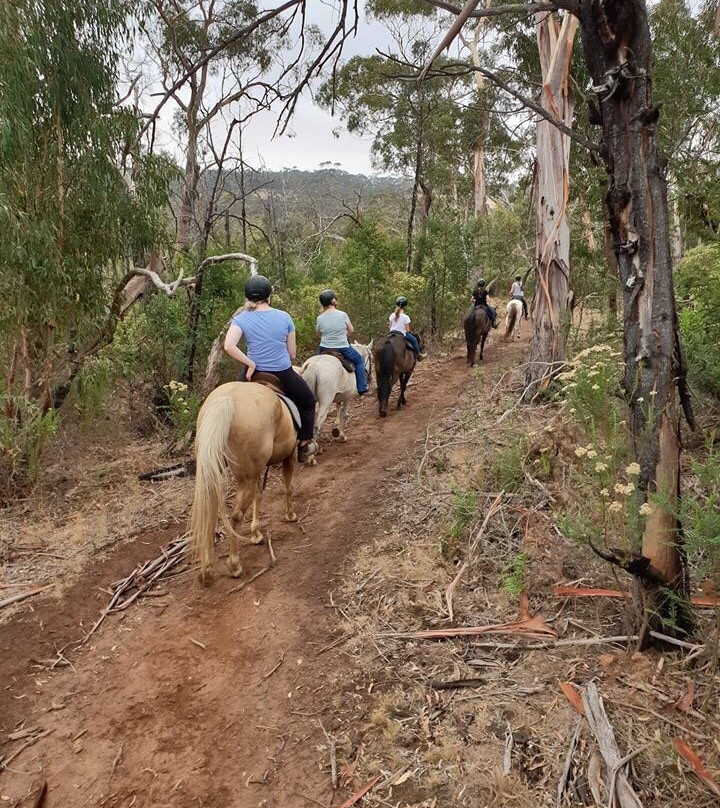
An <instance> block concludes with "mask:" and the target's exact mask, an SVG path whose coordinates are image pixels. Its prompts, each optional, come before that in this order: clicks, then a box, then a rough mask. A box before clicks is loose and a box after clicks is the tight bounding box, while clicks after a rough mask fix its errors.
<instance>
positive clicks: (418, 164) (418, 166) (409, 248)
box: [405, 119, 423, 272]
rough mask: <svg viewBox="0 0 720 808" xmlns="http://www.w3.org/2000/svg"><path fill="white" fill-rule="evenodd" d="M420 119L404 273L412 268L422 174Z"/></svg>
mask: <svg viewBox="0 0 720 808" xmlns="http://www.w3.org/2000/svg"><path fill="white" fill-rule="evenodd" d="M422 138H423V133H422V119H420V120H419V122H418V134H417V143H416V144H415V176H414V178H413V188H412V194H411V196H410V212H409V213H408V223H407V244H406V247H405V272H410V270H411V268H412V255H413V229H414V226H415V210H416V208H417V199H418V188H419V187H420V175H421V173H422V149H423V142H422Z"/></svg>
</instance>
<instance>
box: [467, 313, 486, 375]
mask: <svg viewBox="0 0 720 808" xmlns="http://www.w3.org/2000/svg"><path fill="white" fill-rule="evenodd" d="M491 327H492V323H491V322H490V317H489V316H488V313H487V312H486V311H485V308H484V307H483V306H473V307H472V308H471V309H470V311H469V312H468V313H467V314H466V315H465V319H464V320H463V328H464V329H465V343H466V344H467V361H468V365H470V367H471V368H472V367H475V353H476V351H477V346H478V344H479V345H480V359H481V360H482V358H483V348H484V347H485V340H486V339H487V335H488V334H489V333H490V328H491Z"/></svg>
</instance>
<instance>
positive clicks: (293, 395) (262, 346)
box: [225, 275, 315, 463]
mask: <svg viewBox="0 0 720 808" xmlns="http://www.w3.org/2000/svg"><path fill="white" fill-rule="evenodd" d="M271 294H272V284H271V283H270V281H269V280H268V279H267V278H265V277H263V276H262V275H253V276H252V277H250V278H248V280H247V283H246V284H245V297H246V298H247V303H246V304H245V306H244V307H243V308H242V309H240V311H239V312H238V313H237V314H236V315H235V316H234V317H233V319H232V323H231V325H230V328H229V329H228V332H227V335H226V336H225V353H227V354H228V356H231V357H232V358H233V359H235V360H236V361H237V362H240V363H241V364H242V365H245V367H246V371H245V380H246V381H251V380H252V376H253V373H254V372H255V371H256V370H259V371H266V372H268V373H272V374H273V375H275V376H277V378H278V379H279V381H280V384H281V385H282V389H283V393H285V395H286V396H287V397H288V398H289V399H291V400H292V401H294V402H295V404H296V405H297V408H298V410H299V411H300V422H301V424H300V430H299V432H298V440H299V444H298V461H299V462H300V463H304V462H305V461H306V460H307V458H308V454H309V451H310V444H311V442H312V437H313V430H314V428H315V396H314V395H313V393H312V390H311V389H310V388H309V387H308V384H307V382H306V381H305V379H303V377H302V376H300V375H299V374H298V373H296V372H295V371H294V370H293V366H292V364H293V362H294V361H295V348H296V341H295V325H294V324H293V321H292V318H291V317H290V315H289V314H288V313H287V312H286V311H282V310H281V309H274V308H272V307H271V306H270V302H269V301H270V295H271ZM241 337H244V338H245V343H246V346H247V348H246V350H247V353H243V352H242V351H241V350H240V348H238V343H239V342H240V338H241Z"/></svg>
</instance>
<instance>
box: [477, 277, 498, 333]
mask: <svg viewBox="0 0 720 808" xmlns="http://www.w3.org/2000/svg"><path fill="white" fill-rule="evenodd" d="M488 295H489V292H488V290H487V286H486V285H485V279H484V278H480V280H479V281H478V282H477V284H476V285H475V288H474V289H473V293H472V299H473V305H474V306H482V307H483V308H484V309H485V311H486V312H487V314H488V317H489V318H490V324H491V325H492V327H493V328H497V322H496V319H497V315H496V314H495V309H494V308H493V307H492V306H491V305H490V304H489V303H488Z"/></svg>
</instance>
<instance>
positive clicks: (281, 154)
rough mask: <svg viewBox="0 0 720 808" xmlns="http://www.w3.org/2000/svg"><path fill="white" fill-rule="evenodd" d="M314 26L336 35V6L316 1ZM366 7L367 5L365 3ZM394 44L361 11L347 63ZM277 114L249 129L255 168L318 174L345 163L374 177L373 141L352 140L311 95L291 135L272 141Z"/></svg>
mask: <svg viewBox="0 0 720 808" xmlns="http://www.w3.org/2000/svg"><path fill="white" fill-rule="evenodd" d="M309 5H310V7H311V10H312V14H313V19H312V20H311V21H312V22H313V23H316V24H317V25H319V26H320V27H321V28H322V30H323V31H328V30H330V29H331V26H332V24H333V20H334V11H333V8H332V5H331V4H327V3H324V2H322V1H321V0H311V1H310V4H309ZM361 6H364V2H363V3H361ZM390 44H391V38H390V35H389V34H388V32H387V30H386V29H385V27H384V26H383V25H381V24H379V23H378V22H376V21H375V20H372V19H367V16H366V14H365V12H364V10H362V8H361V13H360V25H359V27H358V33H357V36H356V37H354V38H353V39H350V40H348V42H346V44H345V48H344V50H343V61H345V60H347V59H348V58H350V57H351V56H355V55H357V54H361V55H366V54H367V55H369V54H372V53H374V52H375V49H376V48H380V49H381V50H382V49H386V48H388V47H389V46H390ZM276 119H277V118H276V113H275V112H270V113H267V114H265V115H262V116H256V117H255V118H254V119H253V120H252V121H251V122H250V123H249V125H248V126H247V128H246V130H245V133H244V138H245V140H244V142H245V144H246V145H247V160H248V162H250V163H256V164H257V163H260V162H264V163H265V165H266V166H267V167H268V168H271V169H280V168H293V167H295V166H297V168H302V169H309V170H312V169H315V168H319V166H320V163H322V162H325V161H327V160H330V161H332V162H333V163H340V167H341V168H343V169H344V170H346V171H349V172H352V173H361V174H369V173H371V172H372V168H371V165H370V146H371V144H372V137H363V138H361V137H358V136H356V135H351V134H349V133H348V132H347V131H346V129H345V127H344V126H343V124H342V121H341V120H340V118H339V117H338V116H335V117H332V116H331V115H330V114H329V113H328V112H326V111H325V110H323V109H320V107H318V106H317V105H316V104H314V103H313V100H312V97H311V94H310V93H309V92H308V91H306V92H305V95H304V96H303V98H302V99H301V100H300V102H299V103H298V105H297V110H296V113H295V116H294V117H293V119H292V120H291V122H290V126H289V127H288V133H289V135H286V136H283V137H276V138H274V139H272V133H273V129H274V127H275V122H276Z"/></svg>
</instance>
